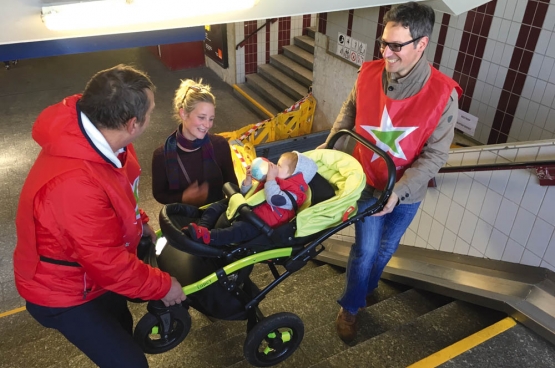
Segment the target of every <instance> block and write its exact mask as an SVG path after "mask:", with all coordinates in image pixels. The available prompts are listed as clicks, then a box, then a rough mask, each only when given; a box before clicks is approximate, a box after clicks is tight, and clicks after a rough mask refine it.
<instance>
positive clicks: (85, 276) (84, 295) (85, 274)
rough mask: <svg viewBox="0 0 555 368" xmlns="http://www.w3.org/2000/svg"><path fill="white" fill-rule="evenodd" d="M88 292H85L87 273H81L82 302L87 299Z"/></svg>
mask: <svg viewBox="0 0 555 368" xmlns="http://www.w3.org/2000/svg"><path fill="white" fill-rule="evenodd" d="M88 293H89V291H88V290H87V273H86V272H85V273H83V300H85V299H87V294H88Z"/></svg>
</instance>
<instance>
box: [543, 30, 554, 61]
mask: <svg viewBox="0 0 555 368" xmlns="http://www.w3.org/2000/svg"><path fill="white" fill-rule="evenodd" d="M554 49H555V33H552V34H551V39H550V40H549V46H547V50H546V51H545V55H546V56H549V57H555V50H554Z"/></svg>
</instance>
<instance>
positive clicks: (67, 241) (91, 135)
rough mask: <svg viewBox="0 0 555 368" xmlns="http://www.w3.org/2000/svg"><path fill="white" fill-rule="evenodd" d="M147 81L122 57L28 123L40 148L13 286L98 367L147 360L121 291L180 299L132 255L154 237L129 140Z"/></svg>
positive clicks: (141, 126)
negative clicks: (135, 338)
mask: <svg viewBox="0 0 555 368" xmlns="http://www.w3.org/2000/svg"><path fill="white" fill-rule="evenodd" d="M154 89H155V87H154V85H153V84H152V82H151V81H150V79H149V78H148V76H146V75H145V74H144V73H142V72H140V71H138V70H135V69H133V68H131V67H128V66H124V65H119V66H116V67H114V68H111V69H107V70H104V71H101V72H98V73H97V74H96V75H94V76H93V77H92V79H91V80H90V81H89V83H88V84H87V86H86V88H85V91H84V92H83V94H82V95H74V96H70V97H67V98H65V99H64V100H63V101H62V102H60V103H58V104H55V105H52V106H50V107H48V108H46V109H45V110H44V111H43V112H42V113H41V114H40V115H39V117H38V119H37V121H36V122H35V125H34V126H33V132H32V134H33V139H34V140H35V141H36V142H37V143H38V144H39V145H40V146H41V147H42V150H41V152H40V153H39V156H38V158H37V160H36V162H35V164H34V165H33V167H32V168H31V171H30V172H29V175H28V177H27V179H26V181H25V184H24V186H23V189H22V191H21V197H20V200H19V205H18V211H17V218H16V226H17V245H16V248H15V252H14V273H15V282H16V286H17V290H18V291H19V293H20V295H21V296H22V297H23V298H24V299H25V300H26V301H27V310H28V311H29V313H30V314H31V315H32V316H33V317H34V318H35V319H36V320H37V321H38V322H39V323H41V324H42V325H43V326H45V327H49V328H54V329H57V330H58V331H60V332H61V333H62V334H63V335H64V336H65V337H66V338H67V339H68V340H69V341H70V342H71V343H73V344H74V345H75V346H77V347H78V348H79V349H81V350H82V351H83V352H84V353H85V354H86V355H87V356H88V357H89V358H90V359H91V360H92V361H93V362H94V363H96V364H97V365H99V366H100V367H148V363H147V361H146V358H145V356H144V354H143V352H142V350H141V348H140V347H139V346H138V345H137V344H136V343H135V342H134V341H133V338H132V335H131V333H132V326H133V319H132V316H131V313H130V312H129V309H128V308H127V299H126V297H129V298H141V299H149V300H158V299H161V300H162V301H163V302H164V304H166V305H173V304H176V303H180V302H182V301H183V300H185V295H184V294H183V290H182V288H181V285H180V284H179V282H178V281H177V280H176V279H175V278H173V277H170V276H169V275H168V274H167V273H165V272H162V271H160V270H159V269H155V268H152V267H150V266H148V265H146V264H145V263H143V262H142V261H140V260H139V259H138V258H137V256H136V249H137V245H138V243H139V240H140V238H141V236H142V235H145V236H150V237H151V238H152V239H153V240H155V239H156V236H155V234H154V231H153V230H152V228H151V227H150V225H148V223H147V221H148V217H147V216H146V214H145V213H144V212H142V210H140V209H139V207H138V205H137V200H138V198H137V197H138V184H139V174H140V172H141V168H140V166H139V163H138V160H137V155H136V153H135V150H134V148H133V145H132V144H131V142H133V141H134V140H135V139H136V138H137V137H139V136H140V135H141V134H142V133H143V132H144V130H145V129H146V128H147V126H148V125H149V122H150V115H151V114H152V111H153V109H154Z"/></svg>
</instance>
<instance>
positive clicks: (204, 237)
mask: <svg viewBox="0 0 555 368" xmlns="http://www.w3.org/2000/svg"><path fill="white" fill-rule="evenodd" d="M187 228H188V230H189V235H190V236H191V239H193V240H194V241H197V242H200V241H202V242H203V243H204V244H209V243H210V230H208V229H207V228H205V227H204V226H199V225H197V224H195V223H191V224H189V226H188V227H187Z"/></svg>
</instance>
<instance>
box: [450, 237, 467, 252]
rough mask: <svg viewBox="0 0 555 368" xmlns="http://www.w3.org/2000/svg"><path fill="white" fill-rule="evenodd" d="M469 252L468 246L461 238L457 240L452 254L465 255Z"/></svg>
mask: <svg viewBox="0 0 555 368" xmlns="http://www.w3.org/2000/svg"><path fill="white" fill-rule="evenodd" d="M469 250H470V244H468V243H467V242H465V241H464V240H462V239H461V238H457V241H456V242H455V249H454V250H453V252H454V253H457V254H463V255H467V254H468V251H469Z"/></svg>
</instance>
